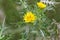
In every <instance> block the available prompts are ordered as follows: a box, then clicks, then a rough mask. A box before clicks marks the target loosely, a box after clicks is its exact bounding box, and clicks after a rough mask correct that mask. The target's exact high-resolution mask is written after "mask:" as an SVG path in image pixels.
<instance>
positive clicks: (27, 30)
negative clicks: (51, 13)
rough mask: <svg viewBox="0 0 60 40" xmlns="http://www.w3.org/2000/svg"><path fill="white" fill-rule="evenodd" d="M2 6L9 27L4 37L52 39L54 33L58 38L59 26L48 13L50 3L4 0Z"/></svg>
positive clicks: (8, 39)
mask: <svg viewBox="0 0 60 40" xmlns="http://www.w3.org/2000/svg"><path fill="white" fill-rule="evenodd" d="M28 1H29V2H28ZM2 6H3V9H4V11H5V15H6V18H5V26H6V27H7V28H6V29H5V31H4V33H3V34H4V35H5V36H4V38H2V39H4V40H50V39H51V36H52V35H54V36H53V38H54V39H55V38H56V36H57V27H56V25H54V24H52V20H51V19H49V18H48V17H47V15H46V9H47V8H48V7H49V5H47V4H45V3H43V2H42V1H40V0H31V2H30V0H3V4H2ZM18 6H19V7H18ZM17 7H18V8H17ZM51 7H52V6H51ZM47 11H48V10H47Z"/></svg>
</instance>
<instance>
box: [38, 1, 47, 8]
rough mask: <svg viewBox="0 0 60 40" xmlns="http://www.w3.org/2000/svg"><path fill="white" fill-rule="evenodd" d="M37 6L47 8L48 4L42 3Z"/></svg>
mask: <svg viewBox="0 0 60 40" xmlns="http://www.w3.org/2000/svg"><path fill="white" fill-rule="evenodd" d="M37 6H38V7H39V8H42V9H43V8H46V4H44V3H42V2H37Z"/></svg>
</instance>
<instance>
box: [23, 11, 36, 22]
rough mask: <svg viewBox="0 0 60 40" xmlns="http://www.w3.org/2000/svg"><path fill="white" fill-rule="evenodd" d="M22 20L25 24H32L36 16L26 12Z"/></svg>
mask: <svg viewBox="0 0 60 40" xmlns="http://www.w3.org/2000/svg"><path fill="white" fill-rule="evenodd" d="M23 18H24V19H23V20H24V21H25V22H26V23H29V22H34V21H35V20H36V16H35V15H34V14H33V13H32V12H27V13H26V14H25V15H24V17H23Z"/></svg>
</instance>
